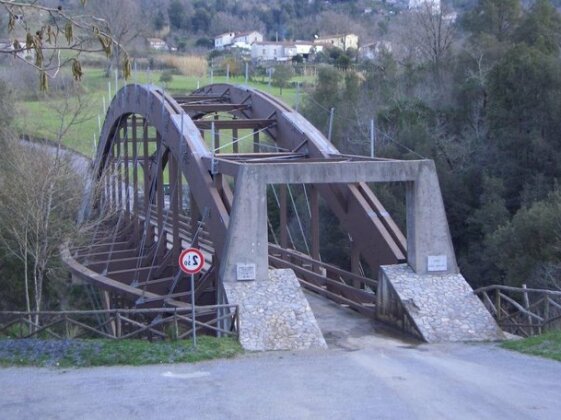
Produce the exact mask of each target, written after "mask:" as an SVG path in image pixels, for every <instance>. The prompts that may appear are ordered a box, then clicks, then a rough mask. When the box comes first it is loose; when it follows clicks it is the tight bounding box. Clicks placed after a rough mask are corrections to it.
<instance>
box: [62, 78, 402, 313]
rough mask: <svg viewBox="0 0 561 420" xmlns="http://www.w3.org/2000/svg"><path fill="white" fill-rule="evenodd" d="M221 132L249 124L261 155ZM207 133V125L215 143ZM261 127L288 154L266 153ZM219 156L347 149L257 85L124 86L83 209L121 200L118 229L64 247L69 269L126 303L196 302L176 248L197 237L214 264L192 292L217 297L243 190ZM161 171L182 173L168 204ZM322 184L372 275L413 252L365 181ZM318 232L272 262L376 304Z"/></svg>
mask: <svg viewBox="0 0 561 420" xmlns="http://www.w3.org/2000/svg"><path fill="white" fill-rule="evenodd" d="M209 116H210V117H211V118H210V119H209V118H208V117H209ZM221 130H222V131H224V130H226V131H229V132H231V133H232V138H233V139H234V140H236V139H237V138H238V135H239V132H240V131H241V130H246V131H250V132H251V133H252V140H253V143H254V150H253V153H240V151H239V150H238V148H237V144H238V143H237V142H236V141H234V142H233V143H232V146H231V148H232V153H230V154H225V153H220V152H221V147H222V146H223V145H221V140H220V135H219V133H220V132H221ZM204 133H206V134H207V137H208V134H210V135H211V138H210V141H211V142H212V147H211V148H209V147H208V146H207V143H206V142H205V139H204ZM260 135H262V136H263V135H264V136H266V137H267V138H268V140H269V141H272V142H273V143H274V144H275V145H277V146H278V148H279V150H282V151H283V152H279V151H276V152H270V153H263V152H262V148H261V145H260ZM131 149H132V150H131ZM217 156H227V157H228V158H231V159H234V160H236V159H237V160H239V161H245V160H252V161H267V160H272V161H275V160H278V159H280V160H286V159H289V160H292V161H294V162H297V161H298V162H301V163H303V164H306V163H309V162H314V161H320V160H322V161H326V160H327V161H330V162H338V161H347V160H349V159H351V157H348V156H344V155H342V154H340V153H339V152H338V150H337V149H336V148H335V147H334V146H333V145H332V144H330V143H329V142H328V141H327V139H326V138H325V137H324V136H323V135H322V134H321V133H320V132H319V130H317V129H316V128H315V127H313V125H312V124H311V123H309V122H308V121H307V120H306V119H305V118H304V117H302V116H301V115H300V114H299V113H297V112H295V111H294V110H292V109H291V108H289V107H288V106H286V105H285V104H284V103H282V102H281V101H279V100H278V99H276V98H274V97H272V96H270V95H268V94H265V93H263V92H260V91H258V90H255V89H251V88H248V87H245V86H243V87H242V86H233V85H228V84H215V85H209V86H206V87H203V88H201V89H199V90H197V91H195V92H193V93H192V94H190V95H186V96H180V97H175V98H174V97H171V96H170V95H168V94H167V93H166V92H164V91H163V90H162V89H160V88H157V87H155V86H152V85H137V84H132V85H127V86H125V87H123V88H122V89H121V90H120V91H119V92H118V93H117V94H116V96H115V97H114V99H113V101H112V102H111V104H110V106H109V109H108V111H107V115H106V118H105V122H104V125H103V128H102V132H101V135H100V143H99V147H98V151H97V155H96V160H95V166H94V171H93V172H94V175H95V177H96V178H97V179H102V178H103V177H105V181H103V182H104V183H105V185H104V188H105V189H104V196H103V197H102V200H101V201H96V199H95V198H94V194H90V195H89V196H88V199H87V200H86V201H85V202H86V205H85V207H84V208H85V210H88V211H92V210H90V209H94V210H93V211H97V212H101V211H103V206H104V205H105V206H107V207H113V208H116V209H117V210H118V211H117V212H116V213H118V215H119V216H118V217H119V218H118V220H116V221H113V222H112V223H114V224H117V227H116V228H114V230H113V231H112V230H111V227H110V228H109V229H108V230H107V231H104V232H106V233H105V236H104V237H103V235H100V237H97V238H94V239H93V240H92V243H91V244H89V245H86V246H81V247H76V246H75V247H71V248H70V249H66V250H65V252H64V259H65V261H66V264H67V265H68V266H69V267H70V269H71V271H72V273H73V274H74V275H75V276H77V277H80V278H82V279H84V280H86V281H89V282H91V283H92V284H95V285H97V286H99V287H101V288H102V289H104V290H106V291H109V292H112V293H114V294H115V295H116V297H115V299H114V302H116V303H121V304H126V303H123V299H124V301H126V302H128V305H129V306H131V305H135V306H138V305H142V306H150V305H161V304H162V303H165V304H168V305H172V306H173V305H175V306H184V305H188V304H187V303H186V302H188V301H189V300H188V297H189V295H190V293H192V292H193V291H190V290H188V288H187V286H185V284H186V283H184V282H182V283H181V284H178V280H179V279H180V278H181V273H180V272H179V269H178V268H177V257H178V255H179V252H180V250H181V248H182V247H183V246H185V244H186V243H189V242H190V241H196V242H197V243H201V244H202V245H203V246H205V247H206V252H207V253H208V254H210V258H209V260H210V261H211V264H209V266H208V267H206V270H205V274H203V276H202V281H201V284H203V285H204V286H201V290H196V291H194V292H195V293H197V295H203V294H205V293H206V295H207V298H206V302H212V301H213V300H215V298H216V291H217V289H218V288H219V282H220V279H219V278H218V272H219V270H218V266H219V264H220V262H221V260H222V259H223V256H224V254H225V252H226V250H225V246H226V244H227V242H226V237H227V232H228V229H229V227H230V226H229V224H230V211H231V209H232V204H233V197H234V196H235V194H236V192H235V190H234V191H232V188H231V183H229V182H228V180H226V179H225V177H223V176H222V175H221V174H220V173H219V172H216V171H213V168H212V164H213V161H214V159H215V157H217ZM355 158H356V157H355ZM353 159H354V158H353ZM356 159H359V158H356ZM209 162H210V163H209ZM209 165H210V167H209ZM111 168H112V169H113V172H112V173H111V174H110V175H108V174H107V171H108V169H111ZM164 171H168V172H167V176H168V178H169V179H170V180H171V181H172V182H170V185H171V184H172V183H175V187H170V188H171V193H169V203H168V204H167V205H166V204H165V195H166V194H165V193H164V189H165V183H164V178H165V176H166V175H165V172H164ZM140 172H142V178H143V179H142V180H140V179H139V177H140V176H139V173H140ZM141 183H142V185H140V184H141ZM185 184H188V187H189V188H188V194H189V196H190V199H189V200H187V201H188V202H189V205H188V208H184V198H185V197H183V196H182V194H183V193H184V191H183V190H182V188H183V185H185ZM178 185H179V187H178ZM314 188H315V191H316V192H317V194H318V195H320V196H321V197H322V198H323V199H324V200H325V202H326V203H327V204H328V206H329V207H330V208H331V209H332V211H333V213H334V214H335V215H336V216H337V217H338V219H339V220H340V222H341V224H342V226H343V227H344V228H345V230H346V231H347V232H348V233H349V235H350V236H351V237H352V241H353V247H354V249H353V254H354V258H355V261H358V262H360V261H361V260H363V261H364V262H366V263H367V264H368V265H369V266H370V267H371V272H372V273H374V275H376V274H377V272H378V268H379V267H380V266H381V265H383V264H395V263H398V262H404V261H405V260H406V258H407V256H406V240H405V237H404V235H403V234H402V233H401V231H400V230H399V229H398V227H397V226H396V224H395V223H394V222H393V220H392V219H391V217H390V216H389V214H388V213H387V212H386V211H385V209H384V208H383V206H382V205H381V203H380V202H379V201H378V200H377V198H376V197H375V195H374V194H373V193H372V191H371V190H370V189H369V187H368V185H367V184H366V183H364V182H355V183H350V184H339V183H336V184H317V185H314ZM139 190H143V194H140V193H139ZM316 205H317V198H316ZM86 213H87V212H86ZM285 222H286V221H285ZM202 227H204V230H202ZM107 232H109V233H107ZM314 235H318V237H317V238H315V239H314V238H312V241H315V242H313V246H312V255H310V256H305V255H302V254H301V253H300V252H296V251H294V250H290V249H287V248H289V247H288V246H287V244H286V240H285V241H284V243H281V246H280V248H281V252H280V253H279V247H275V246H272V247H270V253H271V258H270V263H271V264H273V265H276V266H280V267H289V268H302V270H301V273H298V274H299V275H300V274H302V276H301V280H302V281H303V284H305V285H307V286H309V287H310V288H312V289H313V290H316V291H319V292H321V293H324V294H326V295H327V296H328V297H331V298H333V299H335V300H337V301H340V302H342V303H346V304H349V305H350V306H352V307H353V308H355V309H357V310H359V311H361V312H364V313H367V314H373V310H372V308H371V307H372V306H373V303H374V302H375V297H374V293H373V292H374V290H375V287H376V283H375V279H368V278H365V277H364V276H363V275H361V274H359V273H356V272H355V273H347V272H345V270H341V269H338V268H337V267H333V266H330V265H329V264H326V263H322V262H321V261H320V260H319V258H318V257H319V246H318V243H319V232H316V233H315V234H312V236H314ZM147 238H149V239H147ZM281 242H282V238H281ZM162 243H163V245H162ZM147 244H149V245H151V246H150V247H148V246H146V245H147ZM273 254H274V255H273ZM283 260H286V261H283ZM295 261H298V267H297V266H296V265H295V264H296V263H295ZM308 266H310V267H311V269H308V268H306V267H308ZM140 270H143V271H142V273H143V274H142V276H140V275H139V272H140ZM318 273H321V275H320V274H318ZM330 273H331V274H330ZM306 275H308V276H309V278H304V277H306ZM322 276H323V277H324V278H325V279H323V280H322V278H320V277H322ZM330 276H331V277H330ZM119 296H120V297H119Z"/></svg>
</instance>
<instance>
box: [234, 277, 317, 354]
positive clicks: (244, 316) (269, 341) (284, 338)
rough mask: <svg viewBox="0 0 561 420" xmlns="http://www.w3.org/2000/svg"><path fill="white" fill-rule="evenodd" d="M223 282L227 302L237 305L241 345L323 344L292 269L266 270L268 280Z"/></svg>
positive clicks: (291, 346) (289, 347)
mask: <svg viewBox="0 0 561 420" xmlns="http://www.w3.org/2000/svg"><path fill="white" fill-rule="evenodd" d="M223 284H224V291H225V293H226V298H227V300H228V303H230V304H237V305H239V307H240V312H239V315H240V343H241V345H242V347H243V348H244V349H246V350H251V351H265V350H298V349H311V348H327V344H326V343H325V340H324V338H323V335H322V333H321V330H320V329H319V326H318V324H317V322H316V319H315V317H314V314H313V313H312V310H311V308H310V305H309V304H308V301H307V300H306V297H305V296H304V293H303V292H302V289H301V288H300V283H299V282H298V280H297V279H296V276H295V275H294V272H293V271H292V270H269V279H268V280H258V281H247V282H244V281H236V282H233V281H227V282H224V283H223Z"/></svg>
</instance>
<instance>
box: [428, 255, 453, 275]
mask: <svg viewBox="0 0 561 420" xmlns="http://www.w3.org/2000/svg"><path fill="white" fill-rule="evenodd" d="M427 270H428V271H446V270H448V258H447V257H446V255H429V256H428V264H427Z"/></svg>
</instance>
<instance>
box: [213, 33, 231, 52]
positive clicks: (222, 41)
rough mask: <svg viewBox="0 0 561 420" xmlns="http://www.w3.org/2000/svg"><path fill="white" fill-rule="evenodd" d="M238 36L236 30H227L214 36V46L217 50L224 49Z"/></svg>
mask: <svg viewBox="0 0 561 420" xmlns="http://www.w3.org/2000/svg"><path fill="white" fill-rule="evenodd" d="M235 36H236V33H235V32H225V33H223V34H220V35H218V36H217V37H214V48H215V49H217V50H222V49H224V48H226V47H228V46H230V45H232V41H233V40H234V37H235Z"/></svg>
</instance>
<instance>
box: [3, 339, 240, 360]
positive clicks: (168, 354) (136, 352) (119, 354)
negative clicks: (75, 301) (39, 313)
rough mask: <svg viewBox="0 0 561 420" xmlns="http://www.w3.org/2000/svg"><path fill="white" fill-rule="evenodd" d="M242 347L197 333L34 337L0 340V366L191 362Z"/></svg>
mask: <svg viewBox="0 0 561 420" xmlns="http://www.w3.org/2000/svg"><path fill="white" fill-rule="evenodd" d="M241 352H242V349H241V347H240V345H239V343H238V342H237V341H236V340H235V339H233V338H215V337H207V336H201V337H199V338H198V340H197V348H196V349H194V348H193V346H192V342H191V341H190V340H178V341H163V342H152V343H150V342H148V341H145V340H120V341H116V340H94V339H91V340H37V339H18V340H13V339H0V366H39V367H92V366H115V365H132V366H140V365H150V364H161V363H193V362H199V361H202V360H211V359H221V358H231V357H235V356H236V355H237V354H240V353H241Z"/></svg>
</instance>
